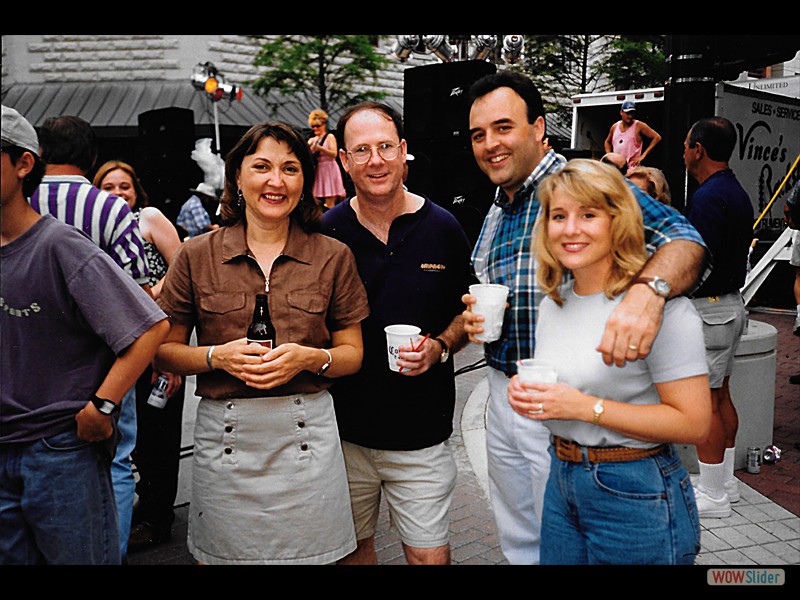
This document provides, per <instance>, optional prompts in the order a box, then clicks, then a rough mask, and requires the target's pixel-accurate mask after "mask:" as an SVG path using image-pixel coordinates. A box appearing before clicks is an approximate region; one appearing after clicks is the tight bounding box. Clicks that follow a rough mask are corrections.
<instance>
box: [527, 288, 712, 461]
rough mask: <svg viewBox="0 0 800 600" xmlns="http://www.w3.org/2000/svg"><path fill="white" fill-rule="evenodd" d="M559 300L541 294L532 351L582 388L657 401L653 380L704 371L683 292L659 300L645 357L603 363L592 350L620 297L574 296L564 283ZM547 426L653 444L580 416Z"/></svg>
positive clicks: (593, 439) (589, 441) (595, 442)
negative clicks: (660, 313)
mask: <svg viewBox="0 0 800 600" xmlns="http://www.w3.org/2000/svg"><path fill="white" fill-rule="evenodd" d="M562 295H563V296H564V304H563V305H562V306H561V307H559V306H558V305H557V304H556V303H555V302H554V301H553V300H552V299H551V298H549V297H546V298H545V299H544V300H542V303H541V305H540V307H539V314H538V316H537V320H536V351H535V357H536V358H542V359H545V360H548V361H549V362H551V363H552V364H553V365H554V367H555V370H556V372H557V373H558V381H560V382H563V383H567V384H569V385H571V386H573V387H576V388H578V389H579V390H581V391H582V392H584V393H586V394H591V395H593V396H599V397H601V398H607V399H610V400H617V401H620V402H628V403H630V404H656V403H658V402H660V400H659V396H658V393H657V391H656V388H655V385H654V384H655V383H661V382H665V381H674V380H677V379H684V378H686V377H692V376H695V375H703V374H706V373H708V365H707V363H706V351H705V343H704V340H703V328H702V321H701V320H700V317H699V315H698V314H697V311H696V310H695V308H694V306H693V305H692V303H691V302H690V301H689V300H688V299H687V298H683V297H679V298H674V299H672V300H669V301H668V302H667V303H666V304H665V306H664V319H663V321H662V325H661V330H660V331H659V333H658V336H657V337H656V340H655V342H654V343H653V347H652V350H651V351H650V354H649V355H648V356H647V358H645V359H643V360H637V361H635V362H633V363H626V364H625V366H624V367H617V366H615V365H612V366H608V365H606V364H605V363H604V362H603V357H602V355H601V354H600V352H598V351H597V350H596V348H597V346H599V345H600V341H601V340H602V337H603V331H604V329H605V325H606V321H607V320H608V317H609V315H610V314H611V312H612V311H613V310H614V308H616V306H617V305H618V304H619V303H620V301H621V300H622V298H623V296H624V294H623V295H620V296H617V297H616V298H614V299H613V300H610V299H608V298H607V297H606V296H605V294H603V293H602V292H601V293H599V294H593V295H591V296H578V295H577V294H575V293H574V291H573V289H572V283H571V282H570V283H569V284H567V285H565V286H564V291H563V294H562ZM543 422H544V424H545V425H546V426H547V427H548V429H550V431H551V432H552V433H553V434H555V435H558V436H560V437H563V438H567V439H570V440H573V441H575V442H577V443H578V444H581V445H583V446H627V447H632V448H649V447H652V446H655V445H657V444H653V443H650V442H643V441H640V440H635V439H632V438H630V437H628V436H625V435H622V434H620V433H617V432H614V431H611V430H609V429H606V428H604V427H602V426H597V425H593V424H592V423H587V422H584V421H559V420H549V421H543Z"/></svg>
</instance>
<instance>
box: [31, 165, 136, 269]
mask: <svg viewBox="0 0 800 600" xmlns="http://www.w3.org/2000/svg"><path fill="white" fill-rule="evenodd" d="M30 203H31V206H32V207H33V208H34V210H35V211H36V212H38V213H39V214H42V215H47V214H49V215H53V216H54V217H55V218H56V219H58V220H59V221H62V222H64V223H67V224H69V225H73V226H75V227H77V228H78V229H80V230H82V231H83V232H84V233H85V234H86V235H87V236H88V237H89V238H90V239H91V240H92V241H93V242H94V243H95V244H97V245H98V246H99V247H100V248H101V249H102V250H103V251H104V252H105V253H106V254H108V255H109V256H110V257H111V258H113V259H114V262H116V263H117V264H118V265H119V266H120V267H121V268H122V270H123V271H125V272H126V273H128V274H129V275H130V276H131V277H133V279H134V281H136V283H138V284H139V285H144V284H146V283H147V276H148V274H149V272H148V269H147V259H146V255H145V250H144V240H143V239H142V234H141V232H140V231H139V223H138V221H137V220H136V219H135V218H134V217H133V213H132V212H131V209H130V207H129V206H128V203H127V202H125V200H123V199H122V198H120V197H119V196H114V195H112V194H109V193H108V192H104V191H102V190H100V189H98V188H96V187H95V186H93V185H92V184H91V183H90V182H89V180H88V179H86V178H85V177H82V176H79V175H49V176H45V177H44V178H43V179H42V183H41V185H40V186H39V189H38V190H36V192H34V194H33V196H31V198H30Z"/></svg>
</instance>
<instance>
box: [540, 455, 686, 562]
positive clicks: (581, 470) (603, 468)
mask: <svg viewBox="0 0 800 600" xmlns="http://www.w3.org/2000/svg"><path fill="white" fill-rule="evenodd" d="M550 455H551V461H552V462H551V467H550V477H549V479H548V481H547V489H546V491H545V499H544V512H543V515H542V547H541V564H550V565H586V564H620V565H621V564H626V565H631V564H639V565H665V564H667V565H669V564H672V565H677V564H683V565H691V564H693V563H694V559H695V556H696V555H697V553H698V552H699V551H700V520H699V517H698V515H697V507H696V505H695V500H694V492H693V490H692V486H691V484H690V482H689V474H688V473H687V471H686V469H684V467H683V465H682V464H681V461H680V458H679V457H678V453H677V452H675V451H674V449H673V448H672V447H670V449H669V450H668V451H667V452H663V453H661V454H659V455H657V456H653V457H650V458H644V459H640V460H632V461H627V462H616V463H614V462H611V463H599V464H592V463H589V462H588V461H587V460H585V459H584V461H583V462H581V463H576V462H566V461H563V460H561V459H559V458H557V457H556V456H555V452H554V450H553V448H552V446H551V448H550Z"/></svg>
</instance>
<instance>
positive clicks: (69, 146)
mask: <svg viewBox="0 0 800 600" xmlns="http://www.w3.org/2000/svg"><path fill="white" fill-rule="evenodd" d="M39 144H40V146H41V150H40V154H41V157H42V158H43V159H44V161H45V163H46V167H45V169H46V170H45V176H44V178H43V179H42V183H41V185H40V186H39V189H38V190H37V191H36V192H35V193H34V194H33V196H31V198H30V203H31V206H32V207H33V208H34V210H36V212H38V213H39V214H42V215H46V214H50V215H52V216H53V217H55V218H56V219H58V220H59V221H63V222H64V223H67V224H69V225H73V226H75V227H77V228H78V229H80V230H82V231H83V232H84V233H85V234H86V235H87V236H88V237H89V238H90V239H91V240H92V241H93V242H94V243H95V244H97V245H98V246H99V247H100V248H101V249H102V250H104V251H105V252H106V253H107V254H108V255H109V256H111V258H112V259H114V261H115V262H116V263H117V264H118V265H119V266H120V267H121V268H122V269H123V270H124V271H125V272H126V273H128V274H129V275H130V276H131V277H133V279H134V280H135V281H136V283H138V284H139V285H140V286H142V288H144V290H145V291H147V292H148V293H150V286H149V285H148V284H147V276H148V275H149V272H148V268H147V260H146V256H145V250H144V240H143V239H142V234H141V232H140V231H139V223H138V221H136V219H134V218H133V213H132V212H131V209H130V207H129V206H128V203H127V202H125V200H123V199H122V198H120V197H119V196H114V195H112V194H109V193H108V192H104V191H102V190H100V189H98V188H96V187H95V186H93V185H92V184H91V183H90V181H89V179H88V176H89V174H90V173H91V171H92V169H93V168H94V165H95V162H96V161H97V137H96V134H95V132H94V130H93V129H92V127H91V125H90V124H89V123H87V122H86V121H84V120H83V119H80V118H78V117H72V116H60V117H51V118H49V119H47V120H46V121H45V122H44V123H43V124H42V126H41V127H40V128H39ZM97 284H98V285H102V284H103V282H101V281H98V282H97ZM135 389H136V388H135V386H134V387H133V388H131V389H130V390H129V391H128V393H127V394H126V395H125V397H124V398H123V399H122V410H121V412H120V416H119V430H120V433H121V439H120V442H119V444H118V445H117V453H116V456H115V457H114V461H113V463H112V465H111V478H112V481H113V484H114V495H115V497H116V500H117V512H118V517H119V533H120V550H121V556H122V558H123V559H124V558H125V556H126V554H127V545H128V535H129V534H130V526H131V515H132V512H133V500H134V496H135V489H136V482H135V480H134V476H133V470H132V467H131V460H130V455H131V452H132V451H133V448H134V447H135V445H136V397H135Z"/></svg>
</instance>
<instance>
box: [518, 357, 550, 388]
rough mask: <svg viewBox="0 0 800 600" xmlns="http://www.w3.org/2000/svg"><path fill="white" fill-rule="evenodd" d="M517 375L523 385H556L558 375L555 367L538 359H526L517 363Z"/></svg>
mask: <svg viewBox="0 0 800 600" xmlns="http://www.w3.org/2000/svg"><path fill="white" fill-rule="evenodd" d="M517 375H519V380H520V381H521V382H523V383H555V382H556V381H558V375H557V374H556V370H555V369H554V368H553V365H552V364H550V363H549V362H547V361H544V360H541V359H538V358H525V359H523V360H521V361H519V362H518V363H517Z"/></svg>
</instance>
